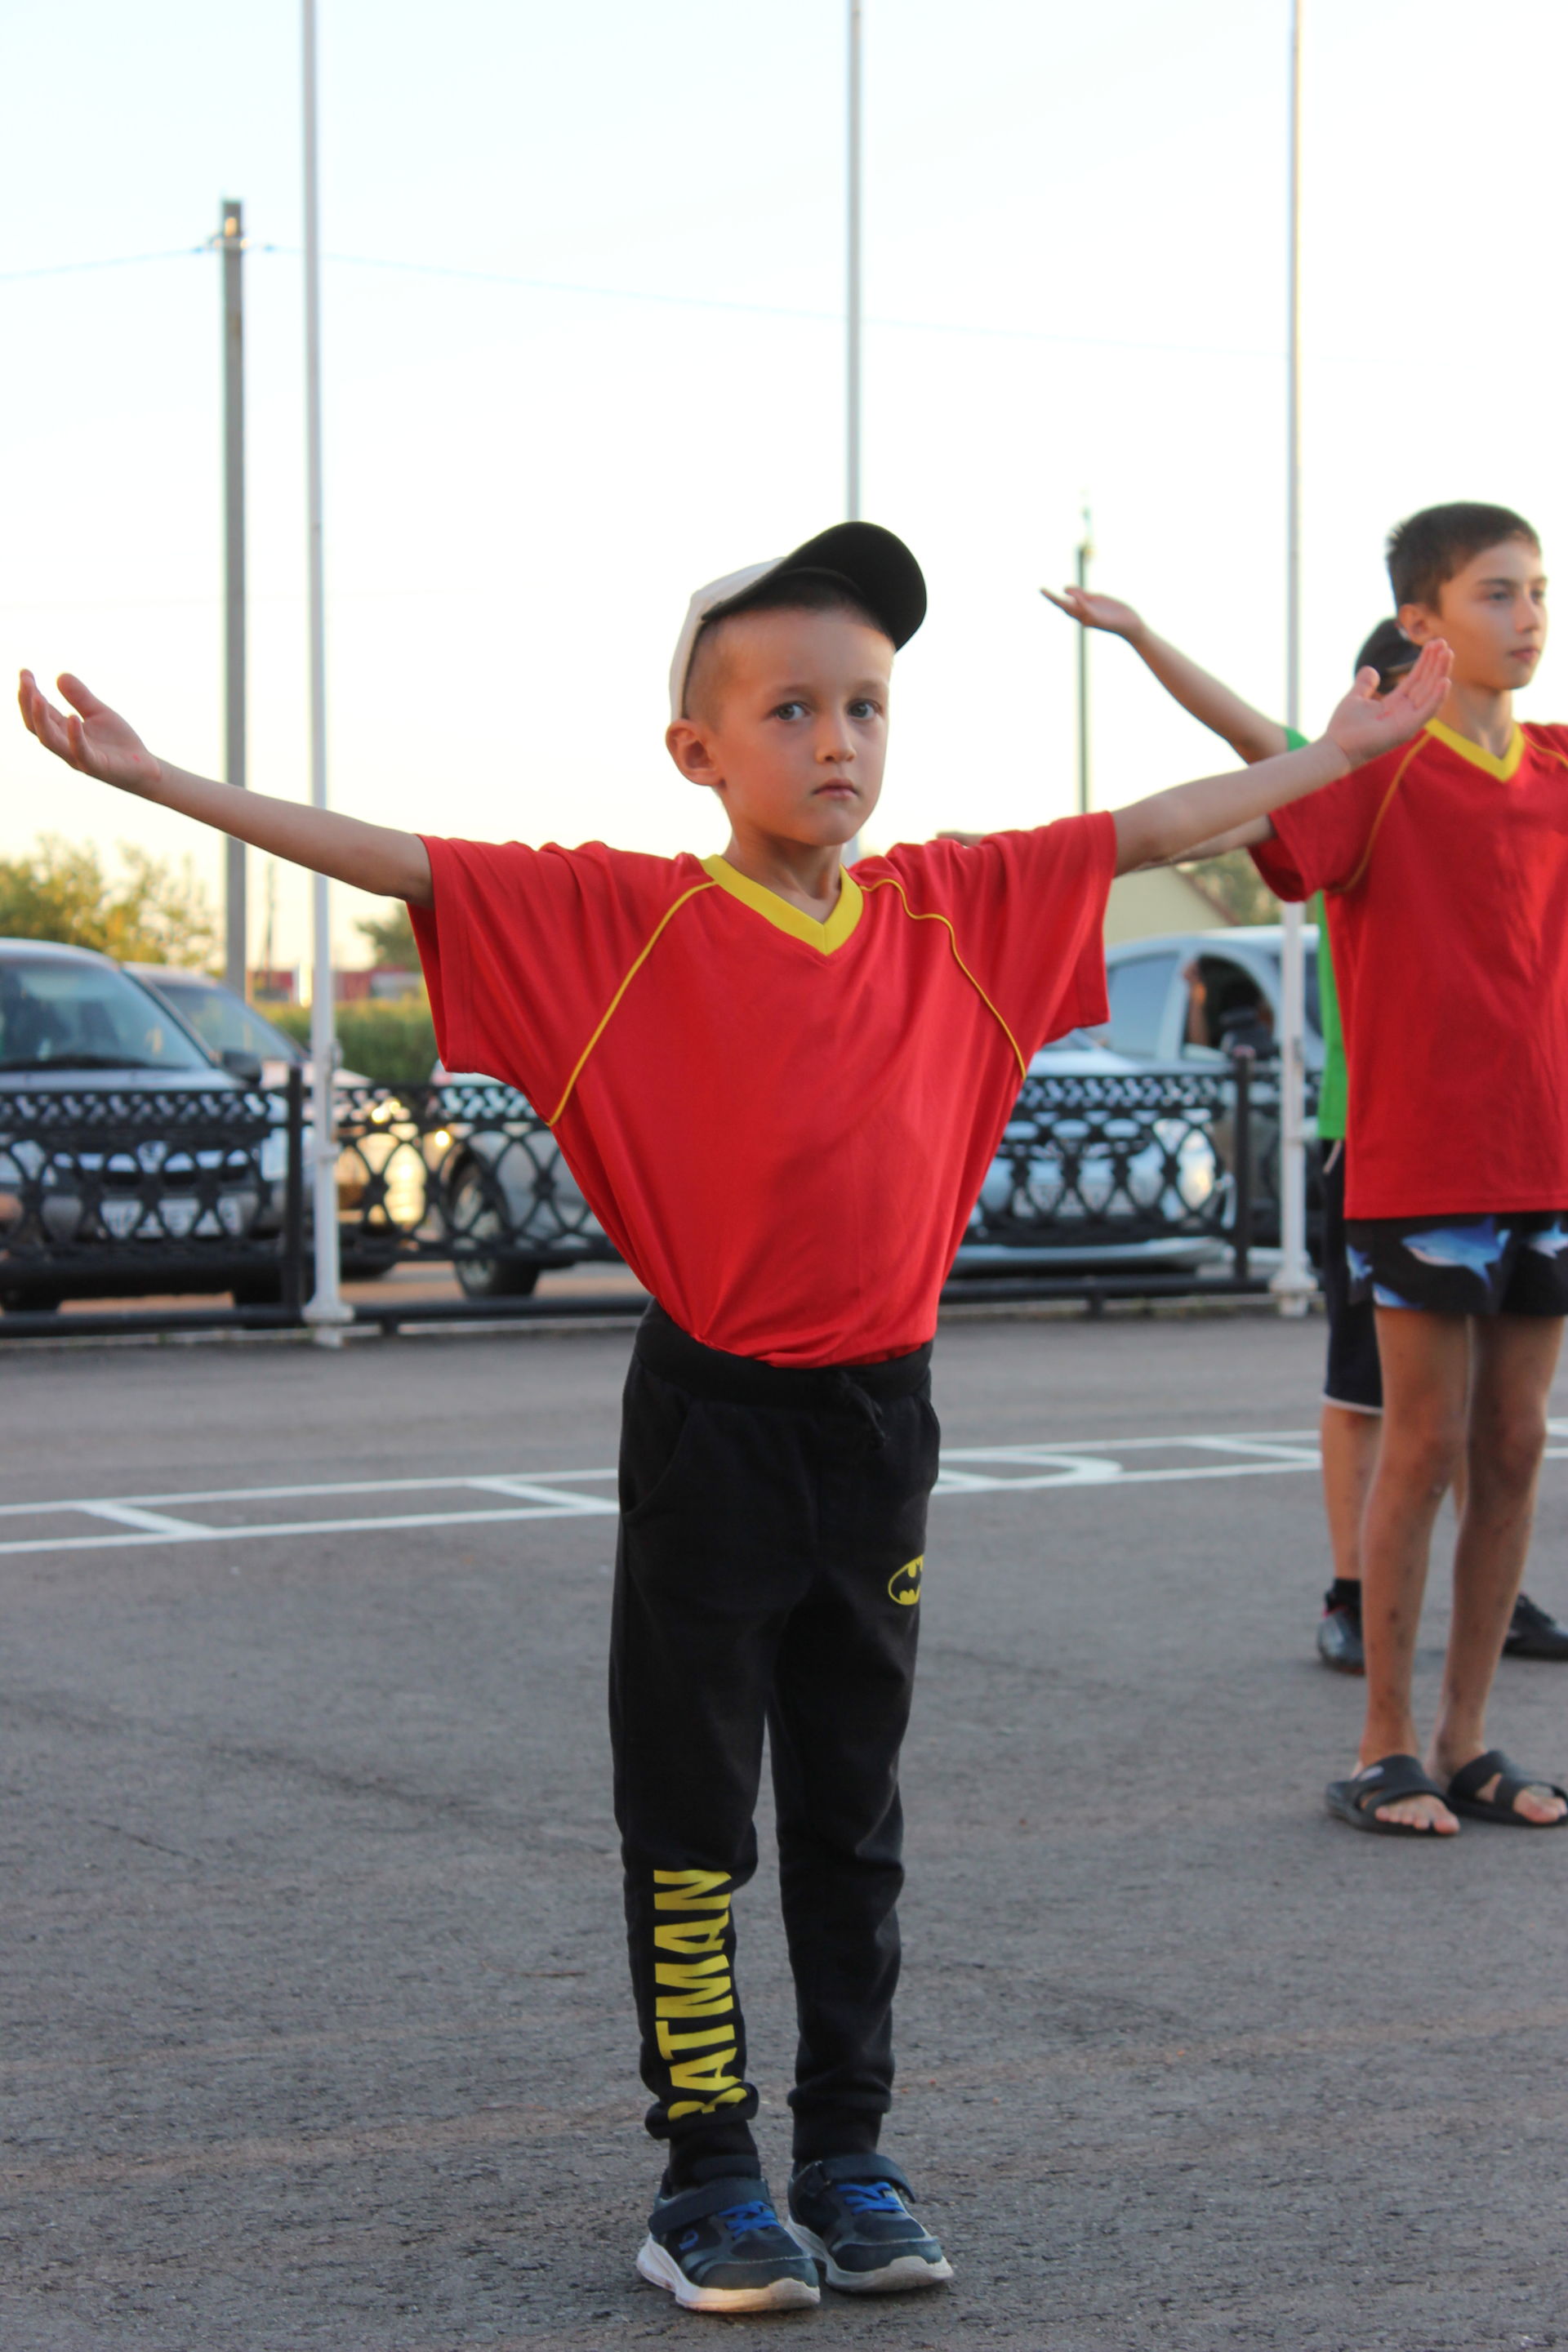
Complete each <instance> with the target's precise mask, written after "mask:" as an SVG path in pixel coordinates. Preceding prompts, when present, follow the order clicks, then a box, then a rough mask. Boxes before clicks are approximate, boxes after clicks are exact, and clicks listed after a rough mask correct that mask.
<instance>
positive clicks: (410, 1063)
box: [257, 996, 436, 1087]
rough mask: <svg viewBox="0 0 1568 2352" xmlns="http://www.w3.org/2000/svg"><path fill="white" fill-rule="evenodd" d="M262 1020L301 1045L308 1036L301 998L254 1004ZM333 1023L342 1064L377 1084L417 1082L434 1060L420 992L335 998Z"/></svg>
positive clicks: (431, 1025)
mask: <svg viewBox="0 0 1568 2352" xmlns="http://www.w3.org/2000/svg"><path fill="white" fill-rule="evenodd" d="M257 1011H258V1013H266V1015H267V1018H268V1021H271V1022H273V1023H275V1024H276V1025H277V1026H278V1027H279V1029H285V1030H287V1031H288V1033H289V1036H290V1037H293V1038H295V1039H297V1041H298V1042H299V1043H300V1045H309V1044H310V1012H309V1009H308V1008H307V1007H306V1006H305V1005H302V1004H265V1005H258V1007H257ZM333 1025H334V1027H335V1028H336V1030H337V1033H338V1051H339V1053H340V1055H342V1064H343V1067H344V1068H345V1069H348V1070H359V1071H361V1072H362V1073H363V1076H365V1077H367V1078H370V1079H371V1080H373V1081H374V1084H375V1085H376V1086H378V1087H411V1086H422V1085H423V1084H424V1082H425V1080H426V1078H427V1077H428V1076H429V1075H430V1072H431V1068H432V1066H434V1063H435V1060H436V1024H435V1023H434V1021H433V1020H432V1019H431V1017H430V1007H429V1005H428V1003H426V1000H425V998H424V997H423V996H416V997H413V998H408V999H405V1001H404V1002H403V1003H396V1004H375V1003H368V1004H366V1003H359V1004H340V1005H339V1006H338V1007H337V1018H336V1021H335V1023H334V1024H333Z"/></svg>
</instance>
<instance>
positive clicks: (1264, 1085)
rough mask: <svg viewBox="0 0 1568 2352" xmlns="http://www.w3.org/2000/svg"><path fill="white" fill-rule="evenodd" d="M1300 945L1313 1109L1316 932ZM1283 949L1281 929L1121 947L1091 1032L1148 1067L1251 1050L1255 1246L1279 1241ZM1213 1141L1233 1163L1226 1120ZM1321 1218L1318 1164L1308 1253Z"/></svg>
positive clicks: (1110, 962) (1319, 1047) (1112, 952)
mask: <svg viewBox="0 0 1568 2352" xmlns="http://www.w3.org/2000/svg"><path fill="white" fill-rule="evenodd" d="M1302 940H1303V953H1304V959H1305V966H1306V970H1305V982H1306V987H1305V1009H1306V1022H1305V1025H1304V1030H1303V1034H1302V1040H1301V1053H1302V1060H1303V1063H1304V1065H1305V1068H1306V1074H1307V1087H1308V1096H1309V1101H1310V1100H1311V1099H1312V1097H1313V1094H1314V1090H1315V1087H1316V1084H1317V1081H1318V1079H1319V1077H1320V1076H1321V1072H1322V1067H1323V1031H1322V1013H1321V1006H1320V1004H1319V1002H1318V930H1317V926H1316V924H1314V923H1308V924H1305V925H1304V926H1303V928H1302ZM1283 946H1284V932H1283V931H1282V929H1280V927H1279V924H1278V923H1249V924H1238V925H1237V927H1236V928H1235V929H1227V930H1218V931H1172V932H1167V933H1166V934H1164V936H1163V937H1161V938H1158V939H1148V940H1120V941H1118V943H1117V944H1116V945H1115V946H1114V947H1111V948H1108V949H1107V950H1106V954H1105V967H1106V982H1107V988H1108V991H1109V994H1110V1020H1109V1021H1108V1022H1107V1023H1106V1024H1104V1026H1103V1027H1102V1028H1100V1029H1098V1030H1097V1031H1096V1032H1095V1034H1096V1035H1097V1036H1098V1037H1100V1039H1101V1040H1102V1041H1103V1042H1104V1043H1105V1044H1106V1045H1109V1046H1110V1047H1111V1048H1112V1050H1113V1051H1114V1052H1116V1053H1118V1054H1124V1055H1126V1056H1127V1057H1128V1059H1129V1060H1130V1061H1131V1062H1134V1063H1136V1064H1137V1065H1138V1066H1141V1067H1144V1068H1147V1067H1151V1066H1159V1065H1161V1064H1164V1065H1167V1066H1177V1067H1180V1068H1184V1069H1192V1068H1193V1067H1194V1066H1196V1067H1198V1068H1210V1069H1216V1068H1217V1069H1223V1068H1224V1067H1225V1066H1226V1064H1227V1062H1228V1061H1229V1058H1230V1054H1231V1050H1232V1049H1233V1048H1234V1047H1235V1046H1237V1045H1250V1046H1251V1047H1252V1050H1253V1052H1254V1053H1255V1054H1256V1055H1257V1056H1258V1081H1259V1084H1258V1092H1257V1093H1255V1096H1254V1108H1253V1114H1252V1145H1251V1150H1250V1152H1249V1154H1248V1158H1249V1160H1250V1162H1251V1171H1252V1197H1253V1201H1254V1202H1255V1204H1256V1205H1255V1208H1254V1215H1253V1239H1254V1240H1255V1241H1256V1242H1258V1243H1259V1244H1261V1245H1263V1246H1264V1247H1266V1248H1268V1247H1272V1246H1273V1245H1274V1244H1277V1243H1278V1241H1279V1204H1278V1184H1279V1101H1278V1097H1277V1095H1275V1094H1274V1093H1273V1091H1272V1087H1271V1086H1270V1083H1269V1081H1270V1080H1271V1077H1272V1075H1273V1072H1274V1070H1275V1069H1276V1068H1277V1067H1278V1055H1279V1045H1278V1039H1279V1023H1280V1016H1281V1012H1282V1005H1283V994H1284V983H1283V974H1282V971H1281V969H1280V960H1281V955H1282V952H1283ZM1215 1145H1216V1147H1217V1149H1218V1150H1219V1152H1220V1156H1221V1158H1222V1159H1223V1160H1225V1162H1226V1166H1227V1168H1228V1167H1229V1165H1230V1163H1231V1161H1232V1160H1233V1159H1234V1156H1235V1153H1234V1142H1233V1139H1232V1136H1231V1132H1230V1127H1229V1122H1228V1121H1225V1120H1222V1121H1219V1122H1217V1123H1216V1125H1215ZM1321 1218H1322V1196H1321V1187H1320V1181H1319V1177H1318V1173H1317V1164H1316V1160H1315V1159H1313V1158H1311V1157H1309V1160H1308V1179H1307V1230H1308V1238H1309V1244H1310V1247H1311V1248H1312V1249H1313V1251H1314V1252H1315V1251H1316V1249H1317V1246H1318V1241H1319V1236H1320V1233H1321Z"/></svg>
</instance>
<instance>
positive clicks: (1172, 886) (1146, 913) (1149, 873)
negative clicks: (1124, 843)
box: [1105, 866, 1231, 947]
mask: <svg viewBox="0 0 1568 2352" xmlns="http://www.w3.org/2000/svg"><path fill="white" fill-rule="evenodd" d="M1230 926H1231V917H1230V916H1229V915H1227V914H1226V910H1225V908H1223V907H1222V906H1221V905H1220V903H1219V900H1218V899H1217V898H1211V896H1210V895H1209V893H1208V891H1206V890H1205V888H1204V886H1203V884H1202V883H1201V882H1200V881H1199V880H1198V879H1197V877H1196V876H1195V875H1192V874H1184V873H1183V872H1182V870H1181V868H1180V866H1150V867H1149V868H1148V869H1147V870H1146V871H1145V872H1144V873H1142V874H1122V875H1120V876H1119V877H1117V879H1116V880H1115V881H1114V882H1113V883H1112V884H1111V886H1110V904H1109V905H1108V906H1107V908H1106V909H1105V940H1106V945H1107V946H1108V947H1110V946H1111V945H1113V944H1114V943H1115V942H1116V941H1117V940H1147V939H1152V938H1155V937H1157V936H1158V935H1159V934H1161V933H1163V932H1165V931H1223V930H1227V929H1229V928H1230Z"/></svg>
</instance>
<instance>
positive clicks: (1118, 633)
mask: <svg viewBox="0 0 1568 2352" xmlns="http://www.w3.org/2000/svg"><path fill="white" fill-rule="evenodd" d="M1040 593H1041V595H1042V596H1043V597H1044V598H1045V600H1046V602H1047V604H1054V605H1055V606H1056V608H1057V610H1058V613H1065V614H1067V616H1068V620H1069V621H1078V622H1080V623H1081V624H1082V625H1083V626H1084V627H1085V628H1086V629H1108V630H1109V631H1110V635H1112V636H1113V637H1125V638H1126V640H1127V642H1128V644H1129V645H1130V646H1135V645H1136V644H1137V642H1138V640H1139V638H1140V637H1141V636H1142V634H1143V616H1142V614H1141V613H1135V612H1134V611H1133V609H1132V607H1131V604H1122V602H1121V598H1120V597H1118V596H1092V595H1090V593H1089V590H1088V589H1087V588H1064V589H1063V590H1062V593H1061V594H1060V595H1059V596H1058V594H1057V593H1056V591H1055V589H1054V588H1042V589H1041V591H1040Z"/></svg>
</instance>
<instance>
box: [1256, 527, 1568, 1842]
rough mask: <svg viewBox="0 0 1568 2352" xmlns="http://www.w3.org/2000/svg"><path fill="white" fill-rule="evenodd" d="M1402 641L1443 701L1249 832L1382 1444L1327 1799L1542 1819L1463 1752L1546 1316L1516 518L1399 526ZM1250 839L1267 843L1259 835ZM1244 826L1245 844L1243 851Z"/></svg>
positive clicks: (1543, 832) (1530, 811) (1548, 791)
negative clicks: (1418, 1687)
mask: <svg viewBox="0 0 1568 2352" xmlns="http://www.w3.org/2000/svg"><path fill="white" fill-rule="evenodd" d="M1388 562H1389V573H1390V577H1391V579H1392V581H1393V583H1394V598H1395V601H1396V604H1397V605H1398V620H1399V625H1400V627H1401V629H1402V630H1403V631H1404V632H1405V635H1406V636H1407V637H1409V638H1411V639H1412V640H1413V641H1414V642H1415V643H1416V644H1418V645H1423V646H1430V645H1431V644H1432V643H1433V642H1434V641H1435V640H1436V639H1437V638H1438V637H1439V636H1441V637H1442V638H1443V639H1444V640H1445V641H1446V642H1447V644H1448V645H1449V646H1450V647H1451V650H1452V654H1453V671H1452V677H1451V680H1450V684H1449V688H1448V692H1447V698H1446V699H1445V701H1444V704H1443V709H1442V712H1441V715H1440V716H1439V717H1438V718H1436V719H1433V720H1431V721H1430V722H1429V723H1428V724H1427V726H1426V729H1425V730H1424V731H1423V732H1422V734H1421V735H1420V736H1419V737H1418V738H1417V739H1416V740H1415V742H1414V743H1412V744H1410V745H1409V746H1408V747H1407V748H1405V749H1403V750H1401V751H1397V752H1391V753H1388V754H1385V755H1384V758H1383V759H1381V760H1377V761H1372V762H1371V763H1370V764H1369V765H1367V766H1365V767H1363V768H1362V769H1360V770H1358V771H1357V772H1356V773H1355V774H1354V775H1353V776H1351V777H1347V778H1345V779H1343V780H1342V782H1341V783H1340V784H1339V785H1337V786H1334V787H1332V788H1331V790H1329V791H1328V792H1326V793H1322V794H1321V795H1320V796H1319V797H1318V798H1317V799H1316V800H1315V801H1314V802H1313V803H1312V805H1311V806H1310V808H1306V807H1302V808H1300V809H1289V810H1280V811H1278V812H1276V814H1275V815H1274V817H1273V818H1272V819H1271V820H1270V821H1268V822H1266V824H1264V825H1263V826H1262V827H1255V828H1249V829H1248V836H1249V845H1252V844H1253V843H1257V844H1258V845H1256V846H1253V856H1254V858H1255V860H1256V861H1257V864H1258V870H1259V872H1260V873H1261V874H1262V875H1263V877H1264V879H1265V880H1266V881H1267V882H1268V884H1269V885H1270V886H1271V887H1272V888H1274V889H1275V890H1276V891H1278V892H1279V896H1280V897H1281V898H1310V896H1311V895H1312V893H1313V892H1314V891H1316V890H1319V889H1323V890H1325V891H1326V893H1327V906H1328V921H1329V929H1330V933H1331V938H1332V941H1333V956H1334V968H1335V971H1336V972H1337V974H1338V977H1339V982H1340V990H1341V1002H1342V1012H1343V1016H1344V1022H1345V1034H1346V1041H1347V1045H1348V1049H1349V1062H1350V1067H1351V1069H1352V1072H1353V1074H1354V1083H1353V1085H1352V1088H1351V1093H1350V1128H1349V1149H1348V1165H1349V1176H1348V1183H1347V1197H1346V1202H1345V1215H1346V1226H1345V1237H1346V1255H1347V1257H1348V1260H1349V1264H1350V1267H1351V1273H1352V1285H1353V1288H1354V1291H1355V1292H1356V1293H1357V1294H1359V1295H1361V1296H1363V1297H1371V1299H1372V1301H1373V1307H1374V1309H1375V1312H1376V1318H1377V1341H1378V1355H1379V1359H1380V1361H1381V1365H1382V1372H1383V1386H1384V1421H1383V1438H1382V1444H1381V1447H1380V1450H1379V1454H1378V1463H1377V1470H1376V1474H1375V1476H1374V1478H1373V1486H1372V1491H1371V1494H1370V1496H1369V1497H1368V1501H1367V1509H1366V1517H1365V1521H1364V1526H1363V1538H1362V1623H1363V1637H1364V1642H1365V1650H1366V1675H1367V1704H1366V1721H1365V1725H1364V1727H1363V1735H1362V1742H1361V1748H1360V1751H1359V1754H1358V1756H1357V1759H1356V1765H1355V1769H1354V1772H1353V1773H1352V1776H1351V1778H1350V1779H1349V1780H1339V1781H1334V1782H1331V1784H1330V1788H1329V1790H1328V1801H1329V1806H1330V1809H1331V1811H1332V1812H1334V1813H1335V1814H1336V1815H1337V1816H1338V1817H1339V1818H1340V1819H1341V1820H1342V1821H1344V1822H1349V1823H1350V1824H1351V1826H1352V1827H1353V1828H1356V1829H1364V1830H1372V1831H1375V1832H1380V1833H1383V1834H1391V1835H1395V1836H1415V1837H1429V1836H1431V1835H1433V1834H1434V1833H1438V1834H1452V1832H1454V1831H1456V1830H1457V1829H1458V1820H1457V1819H1456V1817H1455V1816H1456V1814H1457V1813H1463V1814H1465V1815H1467V1816H1468V1817H1470V1818H1473V1819H1475V1820H1479V1821H1489V1822H1503V1823H1506V1824H1509V1825H1510V1826H1513V1827H1521V1828H1532V1829H1549V1828H1555V1827H1557V1826H1559V1825H1560V1824H1562V1823H1563V1822H1564V1821H1568V1797H1565V1796H1564V1793H1563V1790H1561V1789H1558V1788H1556V1787H1555V1786H1554V1785H1553V1784H1552V1783H1550V1782H1547V1781H1543V1780H1541V1779H1540V1778H1539V1777H1537V1776H1533V1775H1531V1774H1529V1773H1526V1772H1521V1770H1520V1769H1519V1768H1518V1767H1517V1766H1515V1765H1514V1764H1512V1763H1510V1760H1509V1759H1508V1758H1507V1757H1506V1756H1505V1755H1504V1754H1503V1753H1502V1751H1501V1750H1500V1749H1498V1748H1488V1746H1487V1744H1486V1706H1487V1700H1488V1697H1489V1694H1490V1689H1491V1683H1492V1677H1493V1675H1494V1674H1495V1672H1496V1668H1497V1662H1498V1657H1499V1654H1500V1651H1501V1647H1502V1643H1503V1638H1504V1635H1505V1633H1506V1632H1507V1630H1508V1625H1509V1619H1510V1612H1511V1611H1512V1608H1513V1605H1514V1601H1515V1598H1516V1596H1517V1594H1518V1591H1519V1583H1520V1578H1521V1574H1522V1572H1523V1567H1524V1559H1525V1554H1526V1551H1527V1549H1528V1547H1529V1541H1530V1531H1531V1520H1532V1517H1533V1513H1534V1504H1535V1489H1536V1483H1537V1479H1538V1477H1539V1474H1540V1467H1541V1460H1542V1452H1543V1450H1544V1446H1545V1438H1546V1400H1547V1394H1548V1391H1549V1390H1550V1387H1551V1383H1552V1373H1553V1370H1555V1367H1556V1363H1557V1356H1558V1350H1559V1348H1560V1346H1561V1342H1562V1335H1563V1316H1564V1314H1565V1313H1568V921H1565V919H1564V918H1565V916H1568V729H1563V728H1560V727H1542V726H1535V725H1532V726H1530V727H1527V728H1521V727H1519V726H1518V725H1516V723H1515V721H1514V717H1513V690H1514V688H1516V687H1520V686H1524V685H1527V684H1528V683H1529V681H1530V679H1531V677H1532V676H1533V675H1534V672H1535V668H1536V666H1537V664H1538V663H1539V661H1540V659H1541V654H1542V647H1543V646H1544V644H1545V638H1546V608H1545V586H1546V583H1545V579H1544V576H1543V574H1542V561H1541V548H1540V543H1539V541H1537V539H1536V536H1535V533H1534V531H1533V530H1531V527H1530V525H1529V524H1528V523H1527V522H1525V521H1524V520H1522V519H1521V517H1520V516H1519V515H1516V514H1514V513H1512V512H1511V511H1510V509H1507V508H1503V507H1489V506H1480V505H1473V504H1462V505H1454V506H1447V507H1433V508H1428V509H1426V510H1425V511H1424V512H1422V513H1420V514H1417V515H1414V516H1412V517H1411V518H1410V520H1408V521H1407V522H1405V523H1402V524H1400V526H1399V527H1398V529H1397V530H1395V531H1394V533H1393V535H1392V537H1391V538H1390V541H1389V546H1388ZM1259 835H1262V836H1263V837H1264V838H1263V841H1259ZM1264 842H1266V843H1267V845H1264ZM1461 1461H1463V1463H1464V1465H1465V1469H1466V1473H1467V1476H1466V1493H1465V1506H1464V1513H1463V1517H1462V1519H1461V1522H1460V1528H1459V1538H1458V1548H1457V1550H1456V1553H1455V1559H1454V1611H1453V1619H1452V1625H1451V1631H1450V1634H1449V1641H1448V1655H1447V1665H1446V1668H1445V1672H1444V1678H1443V1690H1442V1696H1441V1698H1440V1700H1439V1704H1438V1713H1437V1720H1436V1726H1435V1727H1434V1730H1433V1734H1432V1738H1431V1742H1430V1744H1429V1747H1428V1749H1427V1755H1426V1763H1425V1765H1423V1763H1422V1761H1421V1759H1420V1758H1419V1757H1418V1755H1417V1754H1416V1752H1415V1750H1416V1746H1417V1742H1416V1735H1415V1720H1414V1717H1413V1715H1412V1711H1411V1680H1412V1670H1413V1665H1414V1658H1415V1632H1416V1626H1417V1622H1418V1621H1419V1617H1420V1612H1421V1601H1422V1595H1423V1592H1424V1591H1425V1587H1426V1570H1427V1561H1428V1554H1429V1550H1430V1546H1431V1536H1432V1528H1433V1523H1434V1521H1435V1519H1436V1513H1437V1509H1438V1506H1439V1504H1440V1503H1441V1500H1442V1497H1443V1495H1444V1492H1445V1490H1446V1489H1447V1486H1449V1485H1450V1484H1451V1483H1452V1481H1453V1478H1454V1475H1455V1472H1456V1470H1457V1468H1458V1466H1459V1465H1460V1463H1461Z"/></svg>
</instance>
